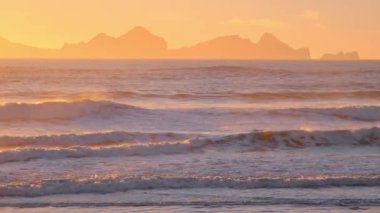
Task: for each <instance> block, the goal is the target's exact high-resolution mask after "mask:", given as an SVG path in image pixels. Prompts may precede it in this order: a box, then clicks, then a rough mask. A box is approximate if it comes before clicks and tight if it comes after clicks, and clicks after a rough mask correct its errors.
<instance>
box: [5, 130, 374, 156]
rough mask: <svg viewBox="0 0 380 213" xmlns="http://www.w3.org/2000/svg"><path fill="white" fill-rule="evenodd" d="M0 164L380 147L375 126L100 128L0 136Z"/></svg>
mask: <svg viewBox="0 0 380 213" xmlns="http://www.w3.org/2000/svg"><path fill="white" fill-rule="evenodd" d="M0 144H1V146H2V147H3V148H4V147H12V146H16V147H17V145H20V146H19V147H18V148H16V149H8V150H7V149H5V150H3V151H0V163H7V162H17V161H29V160H35V159H61V158H85V157H120V156H150V155H172V154H189V153H203V152H206V151H210V150H212V151H218V152H253V151H270V150H276V149H295V148H298V149H300V148H308V147H314V148H317V147H326V146H350V147H352V148H355V147H357V146H379V145H380V128H371V129H360V130H355V131H351V130H339V131H311V132H308V131H302V130H294V131H279V132H270V131H255V132H251V133H245V134H234V135H227V136H193V137H192V138H191V137H190V135H181V134H173V133H166V134H164V133H163V134H149V133H125V132H113V133H99V134H89V135H61V136H40V137H29V138H28V137H25V138H22V137H1V138H0Z"/></svg>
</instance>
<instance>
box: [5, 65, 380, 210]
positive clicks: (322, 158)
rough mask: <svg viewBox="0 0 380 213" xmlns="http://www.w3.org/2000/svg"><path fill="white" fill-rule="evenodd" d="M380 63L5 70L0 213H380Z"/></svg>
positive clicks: (18, 67)
mask: <svg viewBox="0 0 380 213" xmlns="http://www.w3.org/2000/svg"><path fill="white" fill-rule="evenodd" d="M379 192H380V61H329V62H326V61H197V60H188V61H181V60H178V61H176V60H162V61H160V60H155V61H144V60H141V61H133V60H129V61H124V60H0V211H1V212H51V211H55V212H65V211H67V210H70V211H72V212H97V211H100V210H101V211H110V212H113V211H127V212H134V211H135V212H138V211H147V212H150V211H152V212H153V211H162V212H183V211H190V212H191V211H194V212H210V211H211V212H234V211H235V212H252V211H260V212H329V211H330V212H354V211H363V212H379V211H380V193H379Z"/></svg>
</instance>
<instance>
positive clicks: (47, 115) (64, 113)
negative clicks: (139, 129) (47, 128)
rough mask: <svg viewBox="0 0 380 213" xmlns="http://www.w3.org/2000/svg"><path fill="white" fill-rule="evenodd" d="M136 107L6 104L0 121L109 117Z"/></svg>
mask: <svg viewBox="0 0 380 213" xmlns="http://www.w3.org/2000/svg"><path fill="white" fill-rule="evenodd" d="M137 109H138V108H137V107H134V106H130V105H125V104H118V103H114V102H110V101H91V100H84V101H78V102H43V103H38V104H26V103H8V104H5V105H2V106H0V121H3V122H4V121H25V120H29V121H30V120H36V121H50V120H72V119H76V118H81V117H84V116H90V115H92V116H98V117H104V116H110V115H113V114H117V113H119V112H124V111H125V110H137Z"/></svg>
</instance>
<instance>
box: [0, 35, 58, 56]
mask: <svg viewBox="0 0 380 213" xmlns="http://www.w3.org/2000/svg"><path fill="white" fill-rule="evenodd" d="M54 55H56V50H50V49H43V48H36V47H30V46H27V45H23V44H18V43H14V42H11V41H9V40H7V39H4V38H2V37H0V58H29V57H39V58H45V57H46V58H48V57H51V56H54Z"/></svg>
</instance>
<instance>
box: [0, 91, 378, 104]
mask: <svg viewBox="0 0 380 213" xmlns="http://www.w3.org/2000/svg"><path fill="white" fill-rule="evenodd" d="M0 94H1V96H3V97H11V98H12V97H33V98H36V99H40V100H45V99H47V100H49V99H51V100H54V99H55V100H72V101H80V100H85V99H93V100H102V99H103V100H104V99H128V98H139V99H140V98H162V99H174V100H187V99H195V100H197V99H204V98H216V99H243V100H244V99H245V100H247V101H268V100H270V101H287V100H299V101H308V100H310V101H312V100H334V99H358V100H363V99H369V100H371V99H372V100H377V99H379V98H380V91H378V90H368V91H365V90H363V91H279V92H264V91H262V92H230V91H226V92H216V93H207V94H206V93H204V94H202V93H169V94H163V93H139V92H132V91H98V92H78V93H62V92H58V91H40V92H38V93H35V92H17V93H0Z"/></svg>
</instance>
